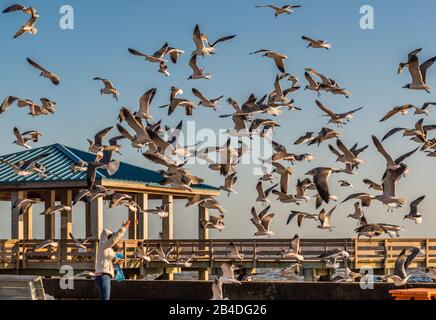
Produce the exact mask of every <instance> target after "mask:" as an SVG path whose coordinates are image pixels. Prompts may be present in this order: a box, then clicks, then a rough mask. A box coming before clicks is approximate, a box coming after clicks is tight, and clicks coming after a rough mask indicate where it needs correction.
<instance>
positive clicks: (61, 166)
mask: <svg viewBox="0 0 436 320" xmlns="http://www.w3.org/2000/svg"><path fill="white" fill-rule="evenodd" d="M44 153H48V154H49V155H48V156H47V157H45V158H43V159H41V160H40V161H39V162H40V163H41V164H44V165H45V166H46V168H47V171H48V172H49V173H52V174H49V175H48V177H47V178H40V177H39V176H38V175H37V174H32V175H30V176H27V177H20V176H19V175H17V174H16V173H15V172H14V171H13V170H12V168H11V167H10V166H8V165H7V164H5V163H0V184H19V183H29V182H44V181H46V182H53V181H86V172H77V173H74V172H72V171H71V165H72V164H75V163H78V162H79V161H81V160H83V161H86V162H91V161H94V160H95V154H92V153H89V152H85V151H81V150H77V149H74V148H70V147H67V146H64V145H61V144H58V143H56V144H53V145H49V146H45V147H40V148H35V149H30V150H26V151H21V152H16V153H11V154H8V155H5V156H1V157H0V158H1V159H3V160H8V161H10V162H12V163H16V162H17V161H21V160H28V159H31V158H33V157H35V156H38V155H40V154H44ZM97 179H108V180H119V181H129V182H138V183H144V184H146V185H150V186H160V183H159V182H160V181H161V180H162V175H161V174H160V173H158V172H156V171H152V170H148V169H145V168H141V167H138V166H134V165H131V164H128V163H125V162H121V164H120V167H119V169H118V171H117V172H116V173H115V174H113V175H112V176H110V175H109V174H108V173H107V172H106V170H104V169H99V170H97ZM194 187H195V188H196V189H211V190H217V188H215V187H212V186H209V185H205V184H200V185H196V186H194Z"/></svg>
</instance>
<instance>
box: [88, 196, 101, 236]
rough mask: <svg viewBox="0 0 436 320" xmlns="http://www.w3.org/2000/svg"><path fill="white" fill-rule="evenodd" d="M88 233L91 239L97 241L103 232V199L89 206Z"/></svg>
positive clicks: (98, 199) (96, 200)
mask: <svg viewBox="0 0 436 320" xmlns="http://www.w3.org/2000/svg"><path fill="white" fill-rule="evenodd" d="M89 212H90V213H89V216H90V222H89V225H90V233H91V235H92V238H93V239H99V238H100V235H101V233H102V231H103V198H97V199H95V200H93V201H92V202H91V203H90V204H89Z"/></svg>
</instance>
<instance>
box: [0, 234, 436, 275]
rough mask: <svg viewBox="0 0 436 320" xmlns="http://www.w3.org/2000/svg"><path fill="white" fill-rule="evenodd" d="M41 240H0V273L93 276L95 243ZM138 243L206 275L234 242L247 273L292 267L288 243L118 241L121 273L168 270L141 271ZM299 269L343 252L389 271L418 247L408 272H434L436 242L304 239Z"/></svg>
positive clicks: (154, 263) (356, 264)
mask: <svg viewBox="0 0 436 320" xmlns="http://www.w3.org/2000/svg"><path fill="white" fill-rule="evenodd" d="M42 241H43V240H20V241H19V240H0V269H47V270H50V269H53V270H57V269H59V268H60V267H61V266H62V265H65V264H68V265H71V266H72V267H73V268H74V269H76V270H92V269H93V268H94V263H95V255H96V252H97V247H98V241H89V242H88V243H87V244H86V249H80V248H78V247H77V246H76V245H75V244H74V242H73V241H72V240H62V241H57V242H58V246H57V247H52V248H51V249H50V248H44V249H41V250H37V251H35V247H36V246H37V245H38V244H40V243H41V242H42ZM139 242H142V243H143V245H144V248H145V249H152V248H155V247H156V245H157V244H158V243H160V244H162V245H163V247H164V250H167V249H168V248H170V247H171V246H173V245H175V248H174V250H173V253H172V254H171V255H170V257H169V259H168V260H169V261H170V262H171V263H172V264H174V266H175V265H176V264H175V262H177V261H179V260H180V259H181V258H186V257H189V256H191V254H194V255H195V259H194V260H193V261H192V262H193V265H192V268H194V269H204V268H214V267H219V265H220V264H221V263H222V262H224V261H229V260H230V259H229V258H228V257H226V255H227V254H228V253H229V244H230V242H233V243H234V244H235V245H236V246H237V247H238V250H239V251H240V253H241V254H242V255H243V256H244V260H242V261H238V264H241V265H242V266H245V267H247V268H256V267H257V268H262V267H269V268H270V267H281V266H285V265H287V264H289V263H292V262H295V260H294V259H284V258H283V256H282V252H283V251H284V250H286V249H288V248H289V246H290V242H291V240H290V239H271V240H270V239H256V240H253V239H250V240H144V241H140V240H121V241H120V242H119V243H118V246H119V247H120V248H121V249H122V252H123V253H124V257H125V260H124V266H123V267H124V268H125V269H132V268H139V267H141V266H144V267H145V268H160V267H168V265H164V264H163V262H160V261H159V260H158V259H157V256H156V255H151V256H150V257H151V261H150V262H147V263H145V264H144V265H143V261H141V260H140V259H139V258H137V257H136V255H135V252H136V247H137V246H138V243H139ZM301 247H302V254H303V256H304V257H305V261H304V262H303V265H311V266H312V267H314V268H323V264H324V263H323V262H322V261H321V260H320V259H319V256H320V255H321V254H322V253H324V252H326V251H329V250H332V249H338V248H339V249H343V250H346V251H347V252H348V253H349V254H350V259H349V263H350V267H352V268H355V269H359V268H377V269H391V268H393V266H394V263H395V260H396V258H397V257H398V255H399V253H400V252H401V250H402V249H403V248H411V247H419V248H421V249H423V250H425V255H424V256H422V257H417V258H416V259H415V261H414V263H413V264H412V267H436V239H373V240H372V241H368V240H366V239H365V240H362V239H360V240H357V239H325V240H321V239H303V240H301Z"/></svg>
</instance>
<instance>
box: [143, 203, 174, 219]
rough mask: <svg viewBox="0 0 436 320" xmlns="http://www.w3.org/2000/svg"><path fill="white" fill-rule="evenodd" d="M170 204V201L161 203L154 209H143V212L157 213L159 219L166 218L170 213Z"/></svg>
mask: <svg viewBox="0 0 436 320" xmlns="http://www.w3.org/2000/svg"><path fill="white" fill-rule="evenodd" d="M171 204H172V202H168V203H163V204H162V205H160V206H157V207H156V208H154V209H145V210H143V212H146V213H152V214H157V215H158V216H159V217H160V218H161V219H163V218H167V217H168V216H169V215H170V213H169V211H168V209H169V207H170V205H171Z"/></svg>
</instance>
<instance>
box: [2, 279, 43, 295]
mask: <svg viewBox="0 0 436 320" xmlns="http://www.w3.org/2000/svg"><path fill="white" fill-rule="evenodd" d="M0 300H46V295H45V292H44V286H43V284H42V278H41V277H40V276H17V275H0Z"/></svg>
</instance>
